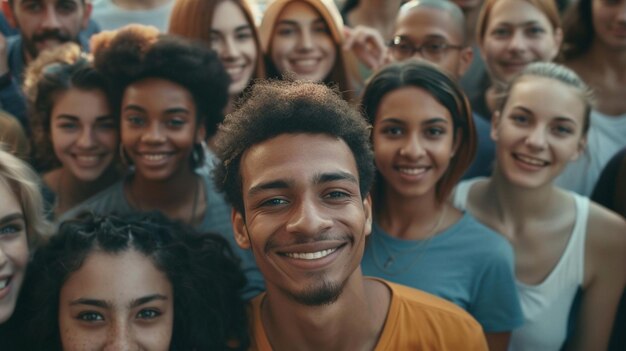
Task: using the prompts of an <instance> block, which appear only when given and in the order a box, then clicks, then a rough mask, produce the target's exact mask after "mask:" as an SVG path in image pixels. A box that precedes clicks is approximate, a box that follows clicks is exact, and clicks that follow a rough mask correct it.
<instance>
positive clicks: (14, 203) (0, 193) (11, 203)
mask: <svg viewBox="0 0 626 351" xmlns="http://www.w3.org/2000/svg"><path fill="white" fill-rule="evenodd" d="M0 199H2V201H0V217H4V216H6V215H9V214H13V213H15V212H18V213H22V207H21V206H20V204H19V201H18V200H17V197H16V196H15V193H14V192H13V190H12V189H11V187H9V184H8V183H7V182H6V181H5V180H4V179H0Z"/></svg>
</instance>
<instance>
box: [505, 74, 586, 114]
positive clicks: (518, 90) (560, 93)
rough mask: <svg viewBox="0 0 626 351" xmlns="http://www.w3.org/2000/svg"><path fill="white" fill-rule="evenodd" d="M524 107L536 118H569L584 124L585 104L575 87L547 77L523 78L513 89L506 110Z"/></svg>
mask: <svg viewBox="0 0 626 351" xmlns="http://www.w3.org/2000/svg"><path fill="white" fill-rule="evenodd" d="M516 107H523V108H525V109H527V110H530V111H532V112H533V114H535V115H536V116H543V117H550V118H551V117H557V116H561V117H567V118H570V119H572V120H573V121H575V122H577V123H579V124H581V125H582V124H583V119H584V118H585V103H584V101H583V98H582V97H581V94H580V93H579V92H578V91H577V90H576V89H574V88H573V87H570V86H567V85H565V83H562V82H560V81H557V80H554V79H550V78H546V77H536V76H532V77H523V78H521V79H520V80H519V81H518V82H517V83H515V85H514V86H513V87H512V89H511V92H510V94H509V98H508V100H507V103H506V106H505V110H507V109H509V110H510V109H513V108H516Z"/></svg>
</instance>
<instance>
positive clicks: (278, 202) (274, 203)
mask: <svg viewBox="0 0 626 351" xmlns="http://www.w3.org/2000/svg"><path fill="white" fill-rule="evenodd" d="M287 203H288V202H287V200H285V199H279V198H274V199H269V200H267V201H264V202H263V203H262V204H261V205H263V206H279V205H285V204H287Z"/></svg>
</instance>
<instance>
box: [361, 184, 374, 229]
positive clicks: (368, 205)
mask: <svg viewBox="0 0 626 351" xmlns="http://www.w3.org/2000/svg"><path fill="white" fill-rule="evenodd" d="M363 210H364V211H365V236H368V235H370V234H371V233H372V221H373V220H372V194H367V196H366V197H365V199H363Z"/></svg>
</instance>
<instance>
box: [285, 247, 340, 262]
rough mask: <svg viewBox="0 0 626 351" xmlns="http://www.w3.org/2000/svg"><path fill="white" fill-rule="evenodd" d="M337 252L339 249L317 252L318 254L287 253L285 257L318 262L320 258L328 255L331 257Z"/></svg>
mask: <svg viewBox="0 0 626 351" xmlns="http://www.w3.org/2000/svg"><path fill="white" fill-rule="evenodd" d="M335 251H337V249H336V248H335V249H328V250H322V251H317V252H303V253H300V252H288V253H285V256H287V257H291V258H297V259H299V260H317V259H319V258H322V257H326V256H328V255H330V254H331V253H333V252H335Z"/></svg>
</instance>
